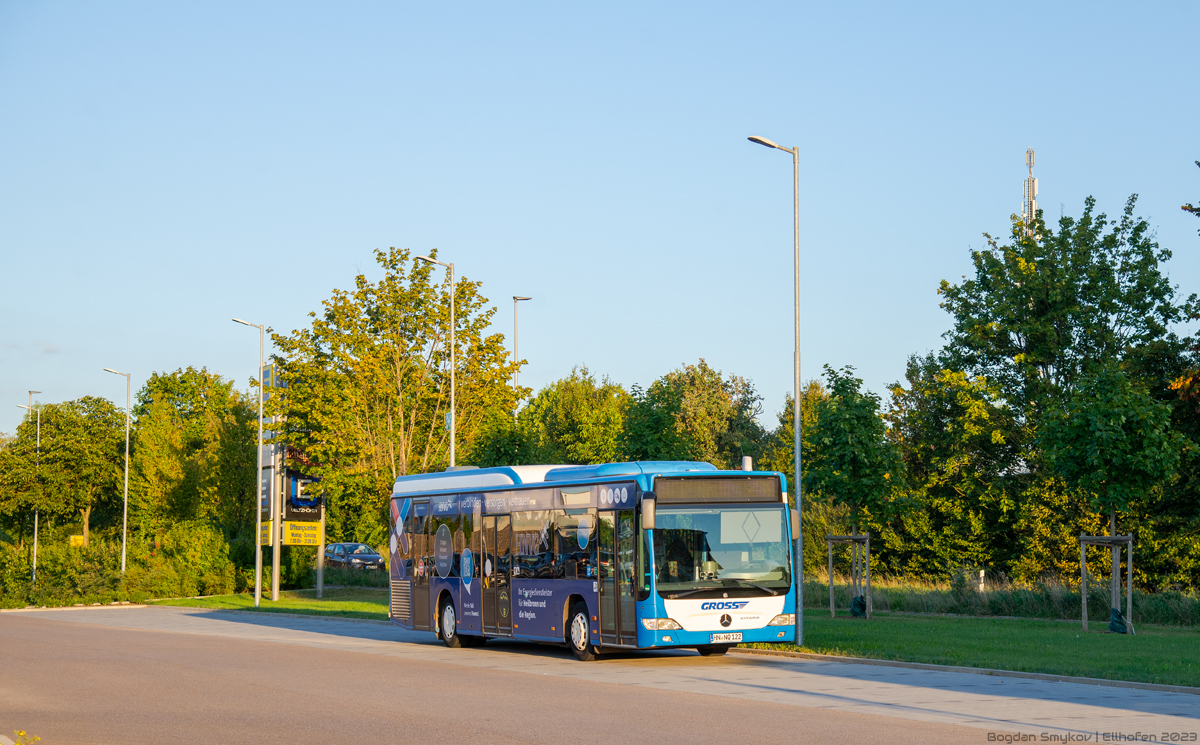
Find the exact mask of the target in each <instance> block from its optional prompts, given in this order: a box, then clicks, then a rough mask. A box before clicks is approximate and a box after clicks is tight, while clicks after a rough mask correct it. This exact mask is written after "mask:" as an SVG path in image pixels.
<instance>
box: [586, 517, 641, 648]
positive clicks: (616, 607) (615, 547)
mask: <svg viewBox="0 0 1200 745" xmlns="http://www.w3.org/2000/svg"><path fill="white" fill-rule="evenodd" d="M597 522H598V524H597V545H596V549H597V557H596V565H597V567H596V569H597V573H598V574H599V583H600V641H601V644H628V645H636V644H637V628H636V623H637V613H636V609H637V594H636V586H635V584H634V579H635V577H634V576H633V575H634V558H635V555H634V549H635V546H636V537H637V535H636V532H635V531H634V520H633V511H632V510H620V511H612V512H603V511H602V512H600V513H599V519H598V521H597Z"/></svg>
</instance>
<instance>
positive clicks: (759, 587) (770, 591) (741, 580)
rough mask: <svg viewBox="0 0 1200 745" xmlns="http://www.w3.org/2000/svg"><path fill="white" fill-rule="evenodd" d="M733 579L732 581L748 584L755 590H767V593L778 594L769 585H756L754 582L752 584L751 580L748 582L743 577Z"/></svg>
mask: <svg viewBox="0 0 1200 745" xmlns="http://www.w3.org/2000/svg"><path fill="white" fill-rule="evenodd" d="M733 581H734V582H741V583H742V584H743V585H749V586H750V587H753V588H754V589H756V590H762V591H763V592H769V593H771V594H772V595H778V594H779V593H778V592H775V591H774V590H772V589H771V588H770V587H763V586H762V585H756V584H754V583H753V582H749V581H747V580H744V579H735V580H733Z"/></svg>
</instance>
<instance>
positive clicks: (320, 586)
mask: <svg viewBox="0 0 1200 745" xmlns="http://www.w3.org/2000/svg"><path fill="white" fill-rule="evenodd" d="M324 594H325V510H321V542H320V543H318V544H317V597H318V598H320V597H321V596H322V595H324Z"/></svg>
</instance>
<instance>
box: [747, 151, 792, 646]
mask: <svg viewBox="0 0 1200 745" xmlns="http://www.w3.org/2000/svg"><path fill="white" fill-rule="evenodd" d="M747 139H749V140H750V141H751V142H755V143H758V144H759V145H763V146H764V147H770V148H775V149H776V150H782V151H784V152H785V153H791V154H792V199H793V232H794V236H795V246H794V253H793V265H794V266H793V268H794V271H795V298H794V299H795V303H794V313H795V342H796V344H795V357H794V359H793V363H792V373H793V378H792V385H793V388H794V390H795V392H794V394H793V396H792V407H793V408H792V429H793V430H794V431H793V440H792V447H793V449H794V450H795V462H794V464H793V465H794V466H795V469H796V471H795V480H796V486H795V490H796V515H797V517H799V515H801V514H802V513H801V507H800V501H801V497H802V495H803V493H804V491H803V489H802V488H801V481H800V147H799V146H796V147H783V146H782V145H777V144H775V143H774V142H771V141H770V140H768V139H767V138H765V137H748V138H747ZM797 522H798V523H799V519H797ZM792 539H793V541H795V553H796V646H803V645H804V537H803V532H802V531H797V533H796V535H794V536H792Z"/></svg>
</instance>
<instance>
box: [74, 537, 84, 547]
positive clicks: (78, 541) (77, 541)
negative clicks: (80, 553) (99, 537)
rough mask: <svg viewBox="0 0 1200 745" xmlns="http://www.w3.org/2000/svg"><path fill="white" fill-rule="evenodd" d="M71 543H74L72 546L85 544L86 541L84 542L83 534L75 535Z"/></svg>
mask: <svg viewBox="0 0 1200 745" xmlns="http://www.w3.org/2000/svg"><path fill="white" fill-rule="evenodd" d="M71 545H72V546H82V545H84V543H83V536H81V535H73V536H71Z"/></svg>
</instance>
